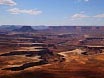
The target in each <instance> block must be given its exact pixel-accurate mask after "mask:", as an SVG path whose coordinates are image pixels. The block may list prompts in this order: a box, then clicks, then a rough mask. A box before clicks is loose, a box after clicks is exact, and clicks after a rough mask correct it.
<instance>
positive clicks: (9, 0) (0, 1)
mask: <svg viewBox="0 0 104 78" xmlns="http://www.w3.org/2000/svg"><path fill="white" fill-rule="evenodd" d="M0 5H9V6H14V5H16V2H14V1H13V0H0Z"/></svg>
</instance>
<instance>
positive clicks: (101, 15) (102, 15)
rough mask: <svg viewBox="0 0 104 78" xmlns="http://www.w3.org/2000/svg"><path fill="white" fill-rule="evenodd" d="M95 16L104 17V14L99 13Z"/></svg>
mask: <svg viewBox="0 0 104 78" xmlns="http://www.w3.org/2000/svg"><path fill="white" fill-rule="evenodd" d="M93 17H96V18H104V14H98V15H95V16H93Z"/></svg>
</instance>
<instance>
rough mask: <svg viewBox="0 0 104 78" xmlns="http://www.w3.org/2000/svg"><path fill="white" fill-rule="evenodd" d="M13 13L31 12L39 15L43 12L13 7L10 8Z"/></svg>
mask: <svg viewBox="0 0 104 78" xmlns="http://www.w3.org/2000/svg"><path fill="white" fill-rule="evenodd" d="M8 11H9V12H10V13H11V14H30V15H39V14H41V13H42V11H40V10H34V9H30V10H26V9H19V8H12V9H9V10H8Z"/></svg>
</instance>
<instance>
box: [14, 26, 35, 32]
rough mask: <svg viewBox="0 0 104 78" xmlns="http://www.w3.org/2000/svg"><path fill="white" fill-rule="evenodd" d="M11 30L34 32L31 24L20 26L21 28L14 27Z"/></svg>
mask: <svg viewBox="0 0 104 78" xmlns="http://www.w3.org/2000/svg"><path fill="white" fill-rule="evenodd" d="M13 31H17V32H34V31H35V30H34V29H33V28H32V27H31V26H22V27H21V28H19V29H15V30H13Z"/></svg>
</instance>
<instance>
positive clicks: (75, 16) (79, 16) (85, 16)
mask: <svg viewBox="0 0 104 78" xmlns="http://www.w3.org/2000/svg"><path fill="white" fill-rule="evenodd" d="M88 17H89V16H87V15H85V14H83V13H79V14H74V15H73V16H71V18H74V19H75V18H76V19H77V18H88Z"/></svg>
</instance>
